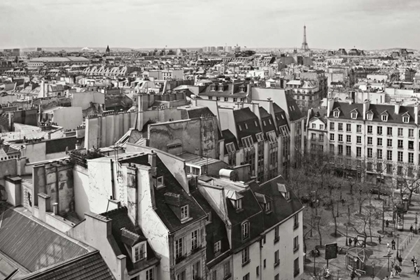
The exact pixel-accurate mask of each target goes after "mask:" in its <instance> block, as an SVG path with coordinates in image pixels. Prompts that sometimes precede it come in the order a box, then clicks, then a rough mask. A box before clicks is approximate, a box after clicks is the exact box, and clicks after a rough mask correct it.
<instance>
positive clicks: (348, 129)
mask: <svg viewBox="0 0 420 280" xmlns="http://www.w3.org/2000/svg"><path fill="white" fill-rule="evenodd" d="M346 131H349V132H350V131H351V124H349V123H348V124H346Z"/></svg>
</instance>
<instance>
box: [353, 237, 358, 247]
mask: <svg viewBox="0 0 420 280" xmlns="http://www.w3.org/2000/svg"><path fill="white" fill-rule="evenodd" d="M353 241H354V247H356V245H357V237H355V238H354V240H353Z"/></svg>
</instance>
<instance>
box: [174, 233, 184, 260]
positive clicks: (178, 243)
mask: <svg viewBox="0 0 420 280" xmlns="http://www.w3.org/2000/svg"><path fill="white" fill-rule="evenodd" d="M183 243H184V239H183V238H179V239H177V240H175V258H180V257H182V256H183V255H184V252H183V248H184V244H183Z"/></svg>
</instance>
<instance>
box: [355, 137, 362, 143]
mask: <svg viewBox="0 0 420 280" xmlns="http://www.w3.org/2000/svg"><path fill="white" fill-rule="evenodd" d="M356 143H357V144H362V136H357V137H356Z"/></svg>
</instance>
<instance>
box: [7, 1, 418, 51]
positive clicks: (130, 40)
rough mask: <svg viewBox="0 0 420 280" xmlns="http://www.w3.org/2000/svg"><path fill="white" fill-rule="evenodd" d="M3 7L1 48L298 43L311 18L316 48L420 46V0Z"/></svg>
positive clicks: (19, 4) (12, 4) (21, 3)
mask: <svg viewBox="0 0 420 280" xmlns="http://www.w3.org/2000/svg"><path fill="white" fill-rule="evenodd" d="M256 3H257V4H258V5H256ZM0 10H1V11H2V17H0V38H2V39H1V40H0V49H4V48H36V47H44V48H68V47H70V48H73V47H74V46H81V47H80V48H82V47H90V48H104V47H106V46H107V45H109V46H110V47H111V48H113V47H112V46H121V47H114V48H116V49H118V48H121V49H122V48H128V49H150V48H163V47H165V46H167V47H168V48H178V47H179V48H200V47H203V46H225V45H231V46H233V45H236V44H238V45H240V46H242V47H243V46H247V47H248V48H266V49H273V48H300V46H301V44H302V41H303V26H304V25H305V24H306V26H307V41H308V44H309V47H310V48H316V49H338V48H346V49H349V48H353V47H356V48H358V49H366V50H377V49H389V48H397V47H401V48H408V49H416V50H418V49H420V38H418V36H413V34H415V33H416V31H417V30H416V26H417V25H418V24H419V23H420V17H419V16H418V12H419V11H420V1H418V0H417V1H416V0H405V1H400V0H352V1H346V0H319V1H314V0H296V1H293V2H290V1H285V0H263V1H258V2H255V1H249V0H229V1H227V0H212V1H210V0H137V1H134V0H120V1H118V2H117V1H106V0H103V1H102V0H37V1H30V2H29V1H23V0H2V1H1V2H0ZM91 46H103V47H91ZM284 46H287V47H284Z"/></svg>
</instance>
